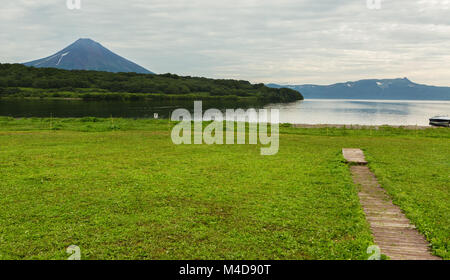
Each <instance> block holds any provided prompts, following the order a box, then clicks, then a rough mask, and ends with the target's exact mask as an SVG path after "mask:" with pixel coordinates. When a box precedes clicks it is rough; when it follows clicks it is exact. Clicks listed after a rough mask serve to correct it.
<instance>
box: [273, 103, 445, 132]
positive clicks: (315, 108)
mask: <svg viewBox="0 0 450 280" xmlns="http://www.w3.org/2000/svg"><path fill="white" fill-rule="evenodd" d="M266 108H276V109H280V121H281V122H287V123H296V124H361V125H383V124H387V125H420V126H426V125H428V124H429V119H430V118H431V117H434V116H437V115H450V101H409V100H399V101H396V100H343V99H340V100H334V99H333V100H332V99H309V100H305V101H300V102H295V103H289V104H271V105H268V106H266Z"/></svg>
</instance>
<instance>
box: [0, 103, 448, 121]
mask: <svg viewBox="0 0 450 280" xmlns="http://www.w3.org/2000/svg"><path fill="white" fill-rule="evenodd" d="M177 108H186V109H189V110H191V111H192V110H193V102H191V101H189V102H179V101H177V102H176V103H173V102H151V101H144V102H117V101H114V102H105V101H102V102H97V101H89V102H85V101H79V100H0V116H11V117H50V116H53V117H84V116H93V117H110V116H113V117H124V118H152V117H153V115H154V113H158V114H159V117H160V118H168V117H169V115H170V113H171V112H173V110H175V109H177ZM209 108H217V109H222V110H224V109H237V108H243V109H246V108H256V109H258V108H267V109H270V108H275V109H279V110H280V121H281V122H283V123H296V124H362V125H383V124H388V125H428V119H429V118H430V117H433V116H436V115H450V101H405V100H402V101H393V100H389V101H387V100H329V99H309V100H305V101H299V102H295V103H288V104H269V105H266V106H264V105H262V104H249V103H238V104H236V103H234V102H233V103H227V102H225V103H223V102H203V109H204V110H206V109H209Z"/></svg>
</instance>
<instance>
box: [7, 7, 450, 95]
mask: <svg viewBox="0 0 450 280" xmlns="http://www.w3.org/2000/svg"><path fill="white" fill-rule="evenodd" d="M74 1H75V0H74ZM80 1H81V9H73V10H71V9H68V7H67V4H66V0H39V1H35V0H0V5H1V6H0V30H1V32H0V62H1V63H22V62H27V61H31V60H35V59H39V58H43V57H47V56H49V55H51V54H53V53H56V52H57V51H59V50H61V49H63V48H64V47H66V46H67V45H69V44H71V43H73V42H74V41H76V40H77V39H79V38H91V39H93V40H95V41H97V42H99V43H101V44H102V45H103V46H105V47H106V48H108V49H110V50H111V51H113V52H115V53H117V54H119V55H121V56H123V57H125V58H127V59H129V60H131V61H133V62H136V63H137V64H139V65H141V66H143V67H145V68H147V69H149V70H150V71H153V72H156V73H168V72H170V73H176V74H179V75H186V76H187V75H189V76H203V77H210V78H230V79H242V80H249V81H251V82H255V83H256V82H258V83H259V82H263V83H279V84H332V83H336V82H346V81H356V80H360V79H372V78H374V79H383V78H403V77H408V78H409V79H410V80H412V81H414V82H417V83H423V84H429V85H437V86H450V0H417V1H416V0H384V1H381V3H380V5H379V6H377V5H376V3H375V2H377V1H378V0H371V1H369V2H371V5H368V4H367V0H271V1H268V0H220V1H218V0H127V1H124V0H108V1H104V0H80ZM372 2H374V3H375V4H374V3H372ZM378 8H379V9H378Z"/></svg>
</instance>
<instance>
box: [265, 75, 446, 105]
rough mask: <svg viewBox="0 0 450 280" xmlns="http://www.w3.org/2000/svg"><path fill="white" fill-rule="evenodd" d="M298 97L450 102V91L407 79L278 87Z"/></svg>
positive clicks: (270, 85)
mask: <svg viewBox="0 0 450 280" xmlns="http://www.w3.org/2000/svg"><path fill="white" fill-rule="evenodd" d="M267 86H268V87H273V88H283V87H286V88H290V89H294V90H297V91H299V92H301V93H302V95H303V96H304V97H305V99H308V98H317V99H386V100H396V99H398V100H450V87H438V86H429V85H423V84H418V83H414V82H412V81H411V80H409V79H408V78H397V79H364V80H359V81H354V82H350V81H349V82H344V83H336V84H332V85H314V84H304V85H278V84H267Z"/></svg>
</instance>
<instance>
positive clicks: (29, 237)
mask: <svg viewBox="0 0 450 280" xmlns="http://www.w3.org/2000/svg"><path fill="white" fill-rule="evenodd" d="M172 125H173V124H170V123H169V122H168V121H167V120H159V121H155V120H124V119H96V118H84V119H20V120H16V119H10V118H0V178H1V180H0V259H66V258H67V257H68V255H67V254H66V253H65V248H66V247H67V246H69V245H72V244H74V245H78V246H79V247H80V248H81V253H82V258H83V259H366V258H367V254H366V249H367V247H368V246H369V245H372V243H373V240H372V237H371V234H370V230H369V227H368V224H367V223H366V221H365V217H364V213H363V211H362V209H361V206H360V204H359V199H358V197H357V187H356V186H355V185H354V184H353V183H352V179H351V176H350V173H349V170H348V166H347V165H346V164H345V163H344V162H343V159H342V155H341V149H342V148H343V147H360V148H363V149H364V150H365V152H366V154H367V156H368V158H369V159H370V161H371V168H372V169H373V170H374V172H375V173H376V174H377V176H378V178H379V179H380V181H381V183H382V185H383V187H385V188H386V189H387V190H388V192H389V193H390V194H391V195H392V196H393V197H394V202H395V203H397V204H399V205H400V207H401V208H402V209H403V210H404V211H405V212H406V214H407V215H408V217H409V218H410V219H411V220H412V221H413V222H415V223H416V224H417V226H418V227H419V229H420V230H421V231H422V232H424V233H425V234H426V236H427V238H428V239H429V240H430V241H432V243H433V250H434V252H435V253H436V254H438V255H440V256H443V257H445V258H447V259H448V258H449V254H448V245H449V235H448V233H449V232H450V230H449V223H450V222H449V217H450V216H449V215H450V214H449V213H450V211H449V210H450V209H449V206H448V205H449V203H448V202H449V188H450V186H449V180H448V179H449V177H448V171H449V169H450V166H449V159H448V154H449V153H448V151H449V148H450V144H449V143H450V142H449V141H448V139H449V138H450V132H449V131H450V130H449V129H432V130H425V131H417V132H415V131H412V132H411V131H407V130H402V129H388V128H385V129H380V130H370V129H367V130H349V129H294V128H290V127H289V126H288V125H285V126H286V127H282V128H281V134H282V135H281V137H280V151H279V153H278V154H277V155H276V156H271V157H263V156H261V155H260V147H259V146H252V145H213V146H208V145H181V146H175V145H173V144H172V143H171V140H170V128H171V126H172Z"/></svg>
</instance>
